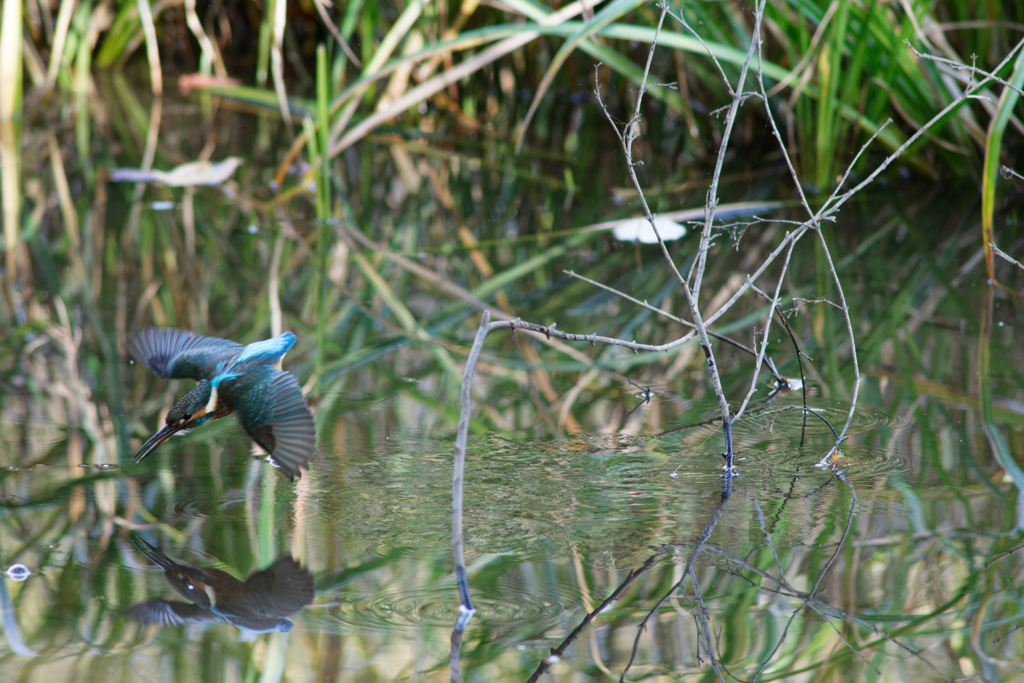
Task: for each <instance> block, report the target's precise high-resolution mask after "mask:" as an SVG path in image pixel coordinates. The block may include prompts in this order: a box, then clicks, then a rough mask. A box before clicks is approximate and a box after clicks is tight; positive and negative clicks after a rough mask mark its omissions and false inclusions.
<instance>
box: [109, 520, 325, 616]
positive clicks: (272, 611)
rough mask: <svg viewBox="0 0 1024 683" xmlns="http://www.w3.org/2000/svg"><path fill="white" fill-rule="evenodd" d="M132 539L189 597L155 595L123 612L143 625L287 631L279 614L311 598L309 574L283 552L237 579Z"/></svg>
mask: <svg viewBox="0 0 1024 683" xmlns="http://www.w3.org/2000/svg"><path fill="white" fill-rule="evenodd" d="M132 543H133V544H134V545H135V547H136V548H138V550H139V552H141V553H142V554H143V555H145V556H146V557H147V558H149V560H150V561H151V562H153V564H155V565H157V566H158V567H160V568H161V569H163V570H164V578H165V579H167V583H169V584H170V586H171V588H173V589H174V590H175V591H177V592H178V594H179V595H181V596H182V597H184V598H186V599H188V602H177V601H172V600H164V599H161V598H154V599H152V600H149V601H147V602H142V603H139V604H136V605H131V606H130V607H128V608H126V609H125V610H124V613H125V615H126V616H128V617H130V618H132V619H134V620H136V621H139V622H141V623H143V624H162V625H164V626H172V625H175V624H184V623H200V622H227V623H230V624H234V625H235V626H237V627H238V628H240V629H242V630H245V631H252V632H255V633H269V632H272V631H290V630H292V622H291V621H289V620H288V619H285V618H284V617H286V616H288V615H290V614H294V613H296V612H298V611H299V610H301V609H302V608H303V607H305V606H306V605H308V604H309V603H311V602H313V598H314V597H315V595H316V590H315V588H314V585H313V576H312V575H311V574H310V573H309V572H308V571H307V570H305V569H303V568H302V567H301V566H300V565H299V563H298V562H296V561H295V560H294V558H292V557H291V556H288V555H285V556H284V557H281V558H280V559H278V560H277V561H276V562H274V564H272V565H270V566H269V567H267V568H266V569H263V570H261V571H258V572H254V573H253V574H252V575H251V576H249V578H248V579H246V580H245V581H240V580H238V579H236V578H235V577H233V576H231V575H230V574H228V573H227V572H225V571H221V570H220V569H215V568H213V567H192V566H189V565H187V564H181V563H179V562H175V561H174V560H172V559H170V558H169V557H167V556H166V555H164V554H163V553H162V552H160V551H159V550H158V549H157V548H156V547H155V546H153V545H151V544H149V543H147V542H146V541H144V540H143V539H142V538H140V537H138V536H135V535H133V536H132Z"/></svg>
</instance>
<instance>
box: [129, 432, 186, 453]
mask: <svg viewBox="0 0 1024 683" xmlns="http://www.w3.org/2000/svg"><path fill="white" fill-rule="evenodd" d="M182 429H184V427H181V426H175V425H164V426H163V427H162V428H161V429H160V431H158V432H157V433H156V434H154V435H153V436H151V437H149V441H147V442H146V443H144V444H142V448H140V449H139V451H138V453H136V454H135V455H134V456H133V457H132V459H133V460H134V461H135V462H142V461H143V460H145V459H146V456H147V455H149V454H150V453H152V452H153V451H155V450H156V449H157V448H158V447H159V446H160V444H162V443H163V442H164V441H167V439H169V438H171V437H172V436H174V435H175V434H177V433H178V432H180V431H181V430H182Z"/></svg>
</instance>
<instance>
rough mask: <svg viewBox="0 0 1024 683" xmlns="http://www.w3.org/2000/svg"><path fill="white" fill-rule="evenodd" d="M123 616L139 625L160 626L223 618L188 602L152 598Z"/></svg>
mask: <svg viewBox="0 0 1024 683" xmlns="http://www.w3.org/2000/svg"><path fill="white" fill-rule="evenodd" d="M124 615H125V616H126V617H128V618H129V619H133V620H135V621H137V622H139V623H141V624H160V625H162V626H174V625H176V624H189V623H192V624H195V623H202V622H207V621H224V617H222V616H220V615H218V614H214V613H213V612H211V611H210V610H206V609H203V608H202V607H199V606H198V605H193V604H192V603H189V602H174V601H172V600H163V599H161V598H153V599H152V600H147V601H146V602H140V603H138V604H136V605H131V606H130V607H127V608H125V610H124Z"/></svg>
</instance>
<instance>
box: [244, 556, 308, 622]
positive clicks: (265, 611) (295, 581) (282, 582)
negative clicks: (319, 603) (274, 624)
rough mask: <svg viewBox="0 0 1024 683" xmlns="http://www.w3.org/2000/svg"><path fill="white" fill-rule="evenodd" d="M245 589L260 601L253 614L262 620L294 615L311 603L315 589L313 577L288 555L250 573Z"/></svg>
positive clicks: (256, 602)
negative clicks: (263, 618)
mask: <svg viewBox="0 0 1024 683" xmlns="http://www.w3.org/2000/svg"><path fill="white" fill-rule="evenodd" d="M245 588H246V590H248V591H250V592H251V593H252V594H253V595H256V596H259V601H253V602H254V604H257V605H258V606H259V609H258V610H253V614H254V615H257V614H258V616H262V617H286V616H288V615H289V614H295V613H296V612H298V611H299V610H301V609H302V608H303V607H305V606H306V605H308V604H309V603H311V602H313V598H315V597H316V588H315V586H314V584H313V575H312V574H310V573H309V572H308V571H307V570H305V569H303V568H302V566H301V565H300V564H299V563H298V562H296V561H295V560H294V559H293V558H292V557H291V556H290V555H285V556H284V557H281V558H278V560H277V561H276V562H274V564H272V565H270V566H269V567H267V568H266V569H263V570H261V571H258V572H255V573H253V574H252V575H251V576H250V577H249V578H248V579H246V580H245Z"/></svg>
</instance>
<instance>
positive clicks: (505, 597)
mask: <svg viewBox="0 0 1024 683" xmlns="http://www.w3.org/2000/svg"><path fill="white" fill-rule="evenodd" d="M339 598H340V600H341V601H342V604H341V606H340V607H339V608H338V609H337V610H334V611H332V612H331V613H329V614H326V613H320V614H316V613H313V612H310V613H308V614H307V615H306V616H304V618H303V621H304V622H305V623H304V626H305V627H306V628H307V629H310V630H314V629H315V630H326V631H328V632H344V631H346V630H349V631H356V630H358V631H366V630H372V631H377V632H381V633H383V632H388V633H394V632H396V631H405V632H411V631H415V630H417V629H419V628H421V627H424V626H430V627H442V628H451V626H452V624H454V623H455V620H456V619H457V618H458V616H459V594H458V592H457V591H456V589H455V586H454V585H452V584H451V582H447V581H446V582H444V583H443V584H440V585H437V586H420V587H414V588H410V589H408V590H401V589H395V590H388V589H384V590H381V591H375V592H372V593H351V592H346V593H343V594H341V595H340V596H339ZM473 607H475V608H476V614H475V615H474V617H473V618H474V619H475V620H479V621H480V622H482V623H484V624H488V625H489V626H491V628H492V629H495V628H496V629H499V630H500V631H501V632H509V631H514V630H516V629H519V628H523V627H529V628H530V629H532V630H534V629H535V630H543V629H545V628H547V627H549V626H553V625H554V624H555V623H557V621H558V618H559V616H560V615H561V614H562V613H563V612H565V611H566V609H568V606H567V605H566V604H564V603H563V602H562V600H560V599H557V598H551V597H550V596H547V597H544V598H541V597H538V596H537V595H535V594H533V593H530V592H528V591H526V590H521V589H518V588H510V587H505V586H503V587H502V589H501V595H500V596H494V595H486V594H483V593H480V592H476V591H475V592H474V594H473Z"/></svg>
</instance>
